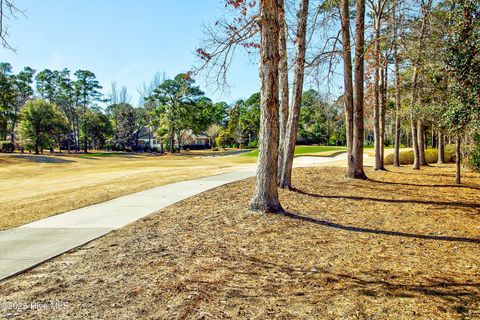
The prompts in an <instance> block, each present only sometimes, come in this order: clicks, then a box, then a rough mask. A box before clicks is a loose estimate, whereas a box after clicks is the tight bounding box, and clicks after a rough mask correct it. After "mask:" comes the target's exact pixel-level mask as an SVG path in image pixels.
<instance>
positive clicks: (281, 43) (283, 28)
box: [278, 0, 289, 180]
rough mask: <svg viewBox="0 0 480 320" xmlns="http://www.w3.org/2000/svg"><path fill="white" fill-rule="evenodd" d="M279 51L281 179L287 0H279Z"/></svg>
mask: <svg viewBox="0 0 480 320" xmlns="http://www.w3.org/2000/svg"><path fill="white" fill-rule="evenodd" d="M278 24H279V30H280V31H279V37H278V53H279V56H280V61H279V68H278V85H279V90H280V110H279V111H280V112H279V125H280V128H279V148H278V166H279V171H278V172H279V180H280V172H281V171H282V166H283V164H284V160H283V158H284V149H285V145H286V138H285V137H286V132H287V121H288V103H289V97H288V93H289V92H288V60H287V59H288V56H287V28H286V22H285V1H284V0H278Z"/></svg>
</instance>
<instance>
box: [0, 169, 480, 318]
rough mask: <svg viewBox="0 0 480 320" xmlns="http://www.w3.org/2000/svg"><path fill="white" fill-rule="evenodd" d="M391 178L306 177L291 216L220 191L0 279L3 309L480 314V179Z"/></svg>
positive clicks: (102, 314)
mask: <svg viewBox="0 0 480 320" xmlns="http://www.w3.org/2000/svg"><path fill="white" fill-rule="evenodd" d="M389 169H390V170H391V171H390V172H372V171H371V170H367V174H368V175H369V177H370V178H371V179H372V180H369V181H351V180H347V179H345V178H344V174H343V173H344V169H341V168H332V167H327V168H307V169H298V170H295V173H294V184H295V186H296V187H297V188H298V189H297V191H281V193H280V196H281V201H282V203H283V204H284V206H285V209H286V210H287V211H288V212H289V214H287V215H261V214H257V213H253V212H250V211H248V210H246V206H247V203H248V200H249V197H250V196H251V192H252V185H253V179H249V180H246V181H242V182H239V183H234V184H230V185H227V186H223V187H220V188H218V189H216V190H213V191H210V192H206V193H203V194H200V195H198V196H196V197H193V198H191V199H189V200H186V201H183V202H181V203H179V204H177V205H175V206H171V207H169V208H166V209H165V210H162V211H161V212H158V213H157V214H154V215H151V216H149V217H147V218H145V219H143V220H141V221H139V222H137V223H135V224H132V225H130V226H128V227H126V228H124V229H121V230H119V231H117V232H115V233H112V234H110V235H108V236H106V237H104V238H102V239H100V240H97V241H94V242H92V243H90V244H88V245H86V246H84V247H83V248H80V249H79V250H76V251H74V252H72V253H68V254H65V255H63V256H61V257H59V258H57V259H55V260H53V261H50V262H48V263H45V264H44V265H42V266H40V267H37V268H36V269H34V270H32V271H30V272H28V273H26V274H23V275H20V276H18V277H15V278H12V279H10V280H7V281H4V282H2V283H0V301H15V302H29V301H47V300H57V301H62V302H67V303H68V307H67V308H66V309H62V310H45V311H18V313H19V314H18V318H20V319H31V318H38V319H53V318H55V319H86V318H88V319H100V318H102V319H127V318H130V319H172V318H173V319H184V318H187V319H199V318H203V317H205V318H207V319H218V318H230V319H237V318H242V319H272V318H273V319H477V318H479V317H480V304H479V295H480V280H479V279H480V255H479V253H480V239H479V234H480V227H479V226H480V216H479V212H480V204H479V201H478V200H479V197H478V194H479V190H480V175H478V174H474V173H467V174H466V176H465V177H464V182H465V185H463V186H461V187H456V186H454V185H452V181H453V176H454V170H453V167H452V166H450V165H447V166H443V167H441V168H439V167H429V168H425V169H424V170H422V171H419V172H415V171H412V170H411V169H410V168H409V167H402V168H389ZM227 195H228V196H227ZM10 312H11V311H10Z"/></svg>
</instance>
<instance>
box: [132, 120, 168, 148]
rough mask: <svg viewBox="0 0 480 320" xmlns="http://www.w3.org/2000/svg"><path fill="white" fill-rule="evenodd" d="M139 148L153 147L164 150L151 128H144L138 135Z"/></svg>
mask: <svg viewBox="0 0 480 320" xmlns="http://www.w3.org/2000/svg"><path fill="white" fill-rule="evenodd" d="M136 135H137V141H138V148H139V149H140V148H145V147H148V146H150V147H152V148H156V149H158V150H160V149H161V148H162V146H161V142H160V140H159V139H157V137H156V136H155V133H154V130H153V128H151V127H147V126H144V127H142V128H141V129H140V130H139V131H138V132H137V133H136Z"/></svg>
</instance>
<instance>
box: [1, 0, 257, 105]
mask: <svg viewBox="0 0 480 320" xmlns="http://www.w3.org/2000/svg"><path fill="white" fill-rule="evenodd" d="M223 3H224V2H223V0H139V1H132V0H42V1H38V0H22V1H16V4H17V6H18V7H19V8H20V9H23V10H26V15H27V17H26V18H25V17H19V18H18V19H17V20H13V21H9V22H8V24H9V25H10V29H9V32H10V42H11V45H12V46H13V47H14V48H16V50H17V52H16V53H13V52H9V51H7V50H5V49H0V55H1V56H0V61H6V62H10V63H11V64H12V66H13V68H14V72H18V71H19V70H20V69H21V68H23V67H24V66H30V67H32V68H34V69H36V70H41V69H45V68H49V69H63V68H65V67H66V68H69V69H70V70H72V71H75V70H77V69H88V70H91V71H93V72H94V73H95V74H96V76H97V78H98V79H99V81H100V83H101V84H102V85H103V87H104V89H103V92H104V93H105V94H108V93H109V92H110V84H111V82H112V81H116V82H117V84H118V85H120V86H121V85H125V86H127V88H128V91H129V94H130V95H131V96H132V97H133V99H132V102H133V103H137V101H138V94H137V88H138V87H139V86H140V85H141V84H142V83H143V82H147V83H148V82H149V81H150V80H151V79H152V78H153V76H154V74H155V73H157V72H165V73H166V75H167V77H173V76H175V75H176V74H177V73H179V72H184V71H187V70H189V69H190V68H191V66H192V65H193V64H194V62H195V55H194V51H195V49H196V48H197V47H198V46H199V45H200V43H201V39H202V37H203V34H202V24H211V23H214V22H215V19H216V18H218V17H220V16H221V15H222V10H223V9H224V6H223ZM197 83H198V84H199V85H200V86H201V88H202V89H203V90H204V91H205V92H206V93H207V95H208V96H209V97H211V98H213V99H214V100H224V101H227V102H231V101H233V100H235V99H237V98H245V97H248V96H249V95H250V94H252V93H254V92H256V91H258V88H259V81H258V66H257V65H256V64H254V63H252V62H251V61H250V59H249V58H248V57H247V56H246V55H245V54H242V55H237V58H236V60H235V61H234V64H233V66H232V69H231V72H230V75H229V83H230V84H231V86H232V87H231V90H230V94H229V95H225V94H222V93H220V92H216V91H215V87H214V86H210V87H208V86H207V85H206V83H205V81H204V80H203V78H202V77H199V78H198V79H197Z"/></svg>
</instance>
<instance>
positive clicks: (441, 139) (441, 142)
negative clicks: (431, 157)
mask: <svg viewBox="0 0 480 320" xmlns="http://www.w3.org/2000/svg"><path fill="white" fill-rule="evenodd" d="M437 163H439V164H443V163H446V161H445V134H444V133H443V131H442V130H439V131H438V162H437Z"/></svg>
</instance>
